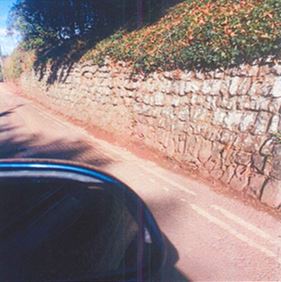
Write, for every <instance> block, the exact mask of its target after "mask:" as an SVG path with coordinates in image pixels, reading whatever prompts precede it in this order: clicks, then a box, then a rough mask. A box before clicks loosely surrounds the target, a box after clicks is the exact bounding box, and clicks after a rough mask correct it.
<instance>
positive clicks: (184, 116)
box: [178, 107, 189, 121]
mask: <svg viewBox="0 0 281 282" xmlns="http://www.w3.org/2000/svg"><path fill="white" fill-rule="evenodd" d="M178 117H179V120H181V121H186V120H188V118H189V109H188V108H187V107H185V108H184V109H182V110H181V111H180V112H179V113H178Z"/></svg>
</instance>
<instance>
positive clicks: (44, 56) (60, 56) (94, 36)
mask: <svg viewBox="0 0 281 282" xmlns="http://www.w3.org/2000/svg"><path fill="white" fill-rule="evenodd" d="M182 1H183V0H163V1H159V4H158V6H159V8H158V9H156V13H155V12H154V14H153V17H151V16H150V15H149V14H150V12H149V10H147V11H144V13H145V14H144V15H138V14H137V12H136V14H133V15H132V16H131V17H132V19H131V20H129V21H128V22H124V21H123V20H122V19H121V17H122V15H121V14H120V15H117V17H119V18H117V20H116V15H114V17H115V18H114V19H111V18H107V19H106V20H105V22H106V24H105V25H103V26H97V27H96V28H95V29H93V30H91V31H89V32H88V33H86V34H85V35H83V36H80V37H77V38H74V39H68V40H65V41H64V42H63V43H60V44H59V45H57V43H55V42H54V41H50V42H48V41H47V42H46V43H45V45H44V46H43V48H41V49H38V50H37V52H36V60H35V62H34V66H33V67H34V69H35V71H36V73H37V75H38V77H39V79H40V80H42V79H43V77H44V75H45V72H46V70H47V65H49V68H50V72H49V73H48V77H47V79H46V82H47V85H52V84H53V83H55V82H56V81H60V82H64V81H65V80H66V79H67V77H68V75H69V73H70V71H71V69H72V67H73V65H74V64H75V63H76V62H78V61H79V60H80V59H81V57H83V55H84V54H86V53H87V52H88V51H89V50H91V49H94V48H95V45H96V44H97V43H99V42H100V41H101V40H103V39H105V38H107V37H108V36H110V35H112V34H114V33H115V32H116V31H117V30H120V29H125V30H128V31H133V30H135V29H138V28H140V27H141V26H143V25H149V24H152V23H154V22H156V21H157V20H158V19H159V18H160V17H161V16H162V15H163V14H164V13H165V12H166V11H167V9H169V8H171V7H172V6H174V5H176V4H178V3H180V2H182ZM136 2H137V1H136ZM140 2H143V3H144V2H145V1H140ZM148 3H149V2H148ZM143 5H144V4H143ZM146 5H150V4H147V3H146ZM113 8H114V7H111V6H109V10H110V9H113ZM115 14H116V13H115ZM126 16H127V15H126ZM138 18H141V21H143V23H142V24H141V25H140V23H139V19H138Z"/></svg>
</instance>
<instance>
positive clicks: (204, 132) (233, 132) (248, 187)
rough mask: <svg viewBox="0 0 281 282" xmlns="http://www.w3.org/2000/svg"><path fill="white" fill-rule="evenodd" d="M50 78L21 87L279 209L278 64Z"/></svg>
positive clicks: (89, 71)
mask: <svg viewBox="0 0 281 282" xmlns="http://www.w3.org/2000/svg"><path fill="white" fill-rule="evenodd" d="M50 75H52V73H51V71H50V69H47V70H46V71H45V72H43V75H42V74H41V77H39V73H36V72H35V71H33V72H32V73H31V74H25V75H24V76H23V77H22V79H21V83H22V86H23V88H24V89H25V90H26V93H29V94H30V93H36V95H37V99H38V98H39V99H41V100H42V101H44V102H47V100H48V101H49V103H51V105H52V106H53V107H54V108H56V109H57V110H60V111H61V112H63V113H64V114H67V115H69V116H72V117H75V118H76V119H79V120H82V121H83V122H85V123H88V124H93V125H95V126H98V127H100V128H103V129H105V130H107V131H110V132H113V133H118V134H124V136H128V135H133V136H135V137H137V138H138V139H140V140H143V142H144V143H145V144H146V145H148V146H150V147H152V148H155V149H157V150H159V151H161V152H163V153H164V154H165V155H167V156H169V157H171V158H173V159H175V160H177V161H179V162H180V163H182V164H184V165H186V167H189V168H191V169H194V170H197V171H199V172H200V174H201V175H202V176H204V177H206V178H212V179H215V180H219V181H221V182H222V183H224V184H226V185H230V186H231V187H233V188H234V189H236V190H239V191H243V192H245V193H248V194H250V195H251V196H253V197H255V198H258V199H260V200H261V201H262V202H264V203H265V204H267V205H270V206H272V207H275V208H281V143H279V142H278V139H277V138H276V137H274V135H275V134H276V133H278V131H280V130H281V118H280V113H281V112H280V109H281V66H280V65H278V64H276V65H271V66H270V65H263V66H257V65H254V66H248V65H243V66H241V67H239V68H232V69H229V70H226V71H224V72H222V71H212V72H205V73H202V72H191V71H190V72H184V71H179V70H177V71H173V72H163V73H153V74H151V75H149V76H148V77H146V78H144V77H142V76H141V75H138V76H132V75H131V71H130V68H129V66H127V65H126V64H125V63H122V62H120V63H117V64H113V63H111V62H110V61H108V62H107V63H106V65H105V66H103V67H98V66H96V65H92V63H91V62H86V63H81V64H75V65H74V66H73V67H72V68H71V69H70V71H68V70H66V69H64V68H61V69H60V70H59V73H58V74H57V75H58V76H57V79H56V81H55V82H54V83H53V84H49V83H48V78H49V77H50ZM39 89H40V91H39ZM34 90H35V91H34ZM30 95H31V94H30Z"/></svg>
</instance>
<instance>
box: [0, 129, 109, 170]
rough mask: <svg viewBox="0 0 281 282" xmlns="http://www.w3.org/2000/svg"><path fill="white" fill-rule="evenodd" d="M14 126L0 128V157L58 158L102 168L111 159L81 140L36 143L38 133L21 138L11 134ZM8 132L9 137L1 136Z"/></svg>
mask: <svg viewBox="0 0 281 282" xmlns="http://www.w3.org/2000/svg"><path fill="white" fill-rule="evenodd" d="M15 129H16V127H9V126H3V127H1V128H0V159H10V158H35V159H40V158H43V159H59V160H67V161H76V162H81V163H84V164H89V165H92V166H95V167H97V168H103V167H105V166H106V165H108V164H110V163H112V162H113V161H112V160H111V159H109V158H108V157H105V156H103V155H101V154H100V153H98V152H96V151H95V149H94V148H93V147H92V146H90V145H88V144H85V143H83V142H79V141H77V142H69V141H68V140H63V139H59V140H56V141H54V142H50V143H48V144H44V145H38V144H39V143H40V141H42V137H41V136H40V135H32V136H31V137H27V138H21V137H20V136H18V135H15V134H13V131H14V130H15ZM8 132H9V135H10V136H11V137H5V138H3V137H2V135H3V133H4V134H5V135H6V134H7V133H8Z"/></svg>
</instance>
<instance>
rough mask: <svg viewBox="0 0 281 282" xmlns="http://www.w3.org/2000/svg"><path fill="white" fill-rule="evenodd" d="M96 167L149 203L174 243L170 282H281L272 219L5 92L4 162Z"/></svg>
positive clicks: (0, 93) (0, 151) (277, 228)
mask: <svg viewBox="0 0 281 282" xmlns="http://www.w3.org/2000/svg"><path fill="white" fill-rule="evenodd" d="M11 157H18V158H20V157H36V158H37V157H38V158H39V157H43V158H59V159H69V160H76V161H80V162H84V163H90V164H93V165H95V166H96V167H98V168H100V169H102V170H104V171H106V172H109V173H111V174H113V175H115V176H116V177H118V178H120V179H121V180H123V181H124V182H126V183H127V184H128V185H129V186H131V187H132V188H133V189H134V190H135V191H136V192H137V193H138V194H139V195H140V196H141V197H142V198H143V199H144V201H145V202H146V203H147V205H148V206H149V207H150V209H151V210H152V212H153V214H154V216H155V217H156V219H157V221H158V223H159V225H160V227H161V229H162V231H163V233H164V235H165V237H166V238H167V242H169V243H168V248H169V250H168V266H167V267H166V268H165V270H163V272H162V274H161V276H162V280H163V281H167V282H172V281H281V224H280V222H279V221H278V220H277V219H276V218H274V217H272V216H271V215H269V214H267V213H265V212H262V211H257V210H256V209H254V208H253V207H250V206H246V205H245V204H243V203H242V202H241V201H238V200H236V199H231V198H229V197H227V196H224V195H220V194H218V193H216V192H214V191H213V190H212V189H211V188H210V187H208V186H206V185H205V184H202V183H200V182H197V181H195V180H192V179H189V178H186V177H183V176H180V175H177V174H175V173H173V172H171V171H169V170H166V169H164V168H161V167H160V166H158V165H157V164H155V163H153V162H151V161H147V160H144V159H141V158H139V157H137V156H135V155H134V154H132V153H130V152H129V151H127V150H125V149H124V148H120V147H118V146H115V145H112V144H109V143H107V142H105V141H103V140H99V139H96V138H94V137H93V136H91V135H90V134H89V133H87V132H86V131H85V130H83V129H81V128H79V127H77V126H74V125H72V124H70V123H68V122H66V121H64V120H62V119H61V118H58V117H56V116H54V115H53V114H51V113H47V112H46V111H44V110H43V109H42V108H41V107H39V106H38V105H35V104H34V103H33V102H31V101H29V100H27V99H25V98H22V97H19V96H17V95H16V94H14V93H12V92H11V91H10V90H8V88H7V87H6V86H5V85H4V84H3V83H2V84H0V158H11Z"/></svg>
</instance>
